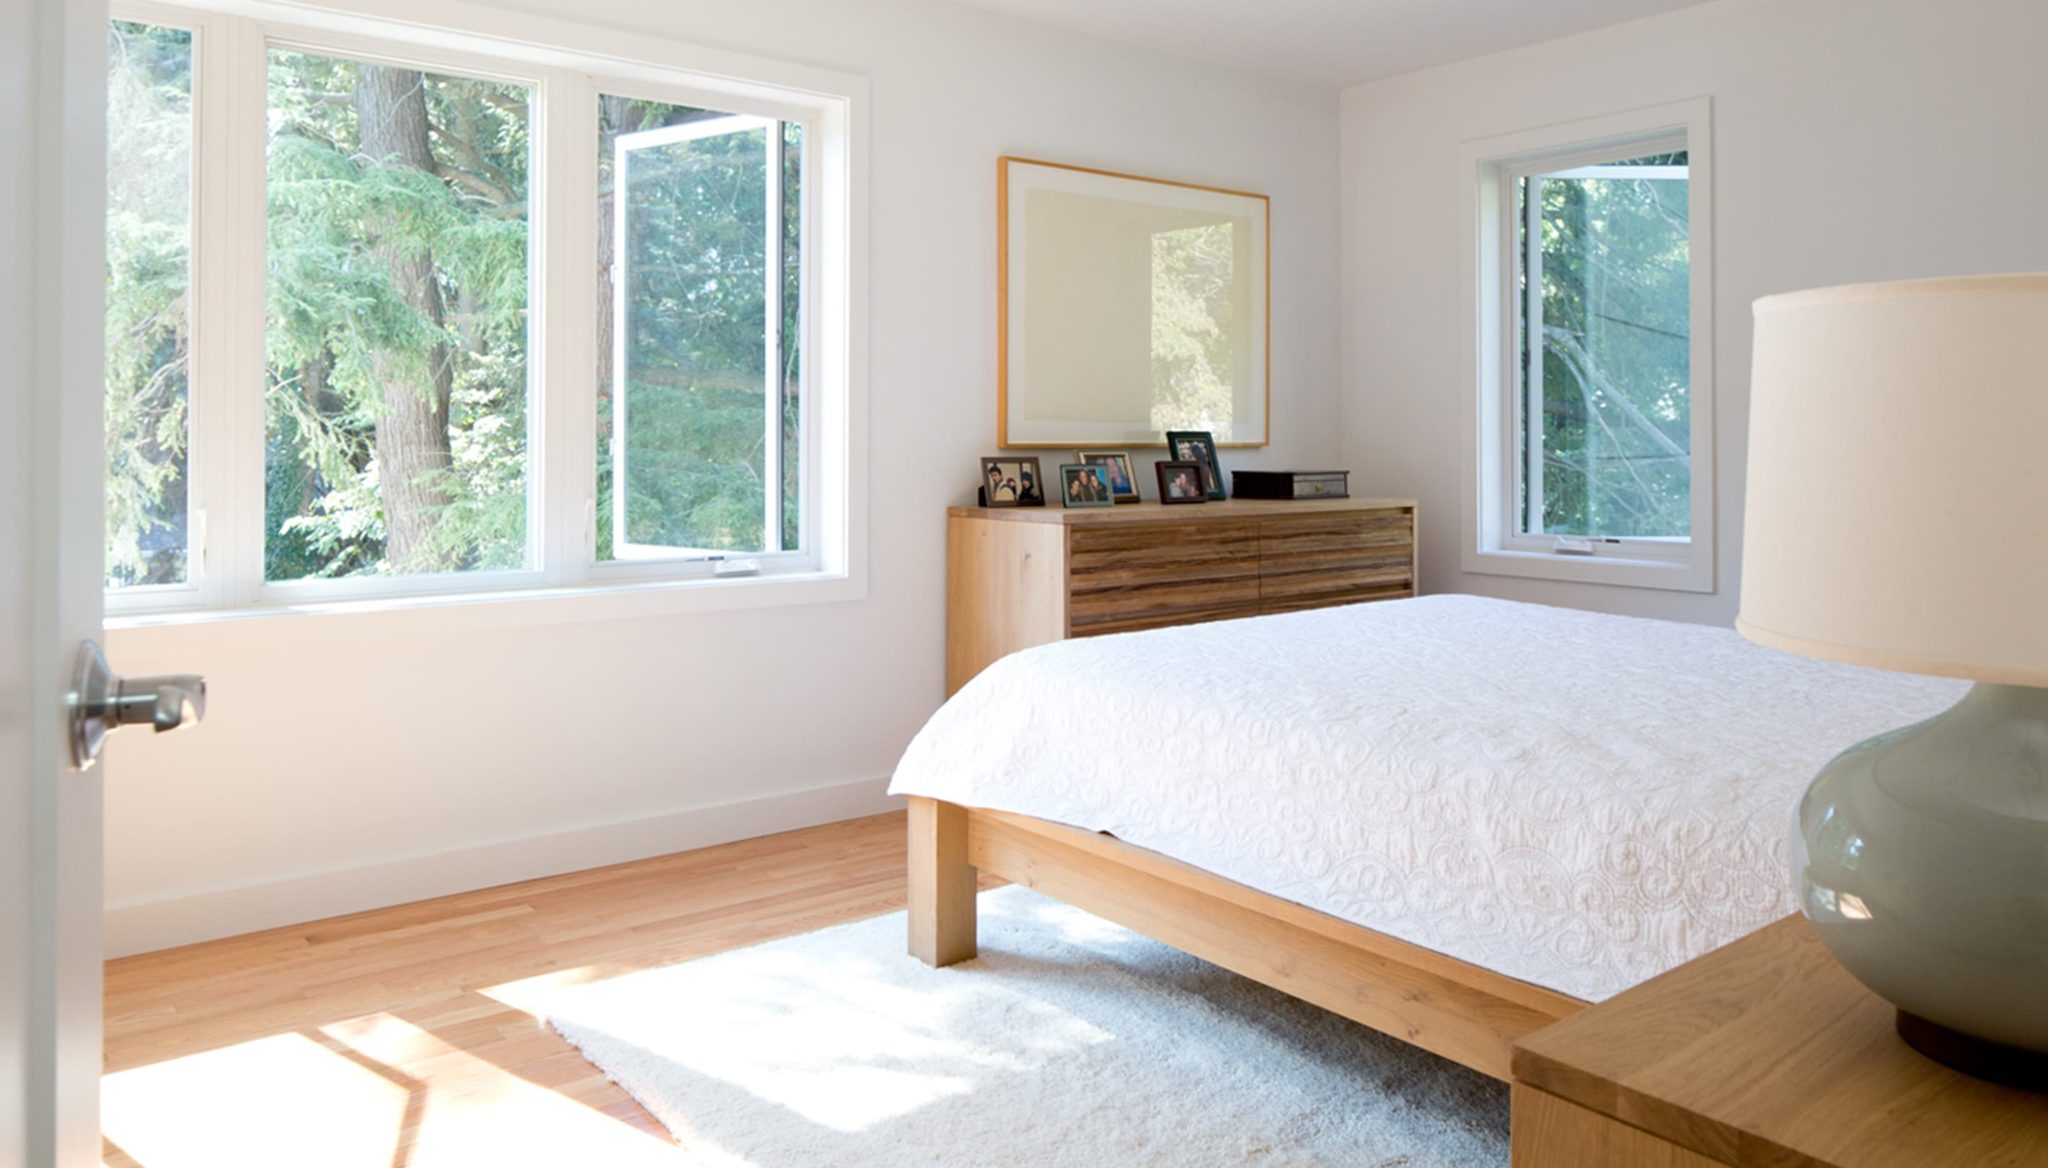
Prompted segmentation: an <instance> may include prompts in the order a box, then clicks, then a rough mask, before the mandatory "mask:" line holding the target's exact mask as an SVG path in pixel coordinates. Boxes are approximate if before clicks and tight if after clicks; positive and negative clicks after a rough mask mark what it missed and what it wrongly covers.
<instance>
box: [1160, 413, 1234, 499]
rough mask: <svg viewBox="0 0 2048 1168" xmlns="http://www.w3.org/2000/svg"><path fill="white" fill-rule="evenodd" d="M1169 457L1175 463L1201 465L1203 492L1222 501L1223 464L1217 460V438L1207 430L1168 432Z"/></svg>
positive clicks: (1223, 493)
mask: <svg viewBox="0 0 2048 1168" xmlns="http://www.w3.org/2000/svg"><path fill="white" fill-rule="evenodd" d="M1166 450H1167V456H1168V457H1169V458H1171V459H1172V460H1173V461H1175V462H1193V463H1199V464H1200V465H1201V468H1202V491H1203V493H1204V494H1206V495H1207V496H1208V497H1209V498H1211V499H1222V498H1223V497H1224V495H1225V492H1224V490H1223V464H1222V463H1220V462H1218V461H1217V460H1216V438H1215V436H1214V435H1212V434H1210V433H1209V431H1207V430H1168V431H1167V432H1166Z"/></svg>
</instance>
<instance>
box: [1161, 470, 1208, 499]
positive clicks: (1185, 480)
mask: <svg viewBox="0 0 2048 1168" xmlns="http://www.w3.org/2000/svg"><path fill="white" fill-rule="evenodd" d="M1152 469H1153V471H1154V472H1155V473H1157V474H1158V476H1159V501H1160V502H1161V503H1206V502H1208V501H1209V491H1208V487H1207V485H1206V484H1205V483H1204V482H1203V481H1202V464H1201V463H1199V462H1188V461H1181V462H1161V463H1157V464H1155V465H1154V466H1153V468H1152Z"/></svg>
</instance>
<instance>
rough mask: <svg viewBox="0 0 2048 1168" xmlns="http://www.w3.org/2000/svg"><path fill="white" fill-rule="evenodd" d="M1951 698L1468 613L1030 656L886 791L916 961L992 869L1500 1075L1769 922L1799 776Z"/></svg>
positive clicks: (1505, 605) (930, 740)
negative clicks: (1522, 1044)
mask: <svg viewBox="0 0 2048 1168" xmlns="http://www.w3.org/2000/svg"><path fill="white" fill-rule="evenodd" d="M1963 688H1964V683H1960V682H1953V681H1948V680H1943V679H1934V678H1926V677H1919V676H1915V675H1908V674H1896V673H1884V672H1879V671H1873V670H1866V669H1858V668H1855V667H1850V666H1843V665H1837V664H1833V663H1828V662H1821V661H1815V660H1809V659H1806V658H1800V657H1793V656H1788V655H1785V654H1781V653H1776V652H1773V651H1771V650H1767V649H1763V648H1761V647H1758V646H1755V645H1752V644H1750V643H1749V642H1747V641H1744V640H1742V639H1741V638H1739V637H1738V636H1736V635H1735V634H1734V633H1733V632H1730V631H1728V630H1725V629H1715V628H1708V627H1704V626H1697V625H1685V624H1674V623H1669V622H1663V621H1649V620H1638V619H1633V618H1627V617H1616V616H1610V615H1603V614H1596V613H1586V612H1579V611H1575V610H1567V609H1557V608H1548V607H1542V606H1537V605H1527V604H1517V603H1512V602H1508V601H1500V600H1490V599H1484V598H1480V597H1472V596H1435V597H1424V598H1420V599H1414V600H1400V601H1386V602H1380V603H1375V604H1361V605H1352V606H1346V607H1342V608H1330V609H1319V610H1314V611H1309V612H1300V613H1288V614H1282V615H1276V616H1264V617H1256V618H1251V619H1246V620H1234V621H1221V622H1216V623H1213V624H1206V625H1195V626H1188V627H1183V628H1174V629H1161V630H1154V631H1149V632H1140V633H1129V634H1123V635H1118V636H1111V637H1098V638H1087V639H1079V640H1070V641H1062V642H1057V643H1054V644H1048V645H1042V646H1039V647H1037V648H1033V649H1029V650H1026V651H1024V652H1021V653H1016V654H1013V655H1011V656H1010V657H1007V658H1004V659H1003V660H1001V661H999V662H997V663H996V664H994V665H992V666H991V667H990V668H988V669H987V670H985V671H984V672H983V673H982V674H981V675H980V676H978V677H977V678H975V680H974V681H972V682H971V683H969V684H968V685H967V686H966V687H965V688H963V689H962V690H961V691H960V692H959V693H958V694H956V695H954V697H953V698H952V699H951V700H950V701H948V702H947V703H946V705H945V706H944V707H942V708H941V709H940V710H939V711H938V713H936V714H935V715H934V716H933V717H932V719H931V721H930V722H929V723H928V724H927V725H926V726H925V727H924V729H923V730H922V731H920V732H919V734H918V735H917V737H916V739H915V740H914V741H913V742H912V743H911V745H910V747H909V749H908V750H907V751H906V753H905V755H904V757H903V760H902V762H901V763H900V764H899V766H898V768H897V770H896V774H895V777H894V779H893V780H892V783H891V788H890V789H891V791H892V792H893V793H896V794H901V795H905V796H908V797H909V799H910V831H911V839H910V864H911V870H910V880H911V914H910V915H911V921H910V933H911V938H910V939H911V949H912V952H913V953H915V954H916V955H917V956H918V957H920V958H921V959H923V960H925V961H927V962H929V963H932V964H935V965H944V964H949V963H951V962H954V961H959V960H964V959H966V958H968V957H971V956H973V955H974V952H975V941H974V891H975V886H976V880H977V874H978V873H989V874H993V875H996V876H999V877H1002V878H1005V879H1008V880H1012V881H1015V882H1019V883H1023V884H1026V885H1029V886H1031V887H1033V888H1036V889H1039V890H1040V891H1042V892H1045V893H1047V894H1048V895H1051V896H1053V897H1055V898H1057V899H1060V900H1064V901H1067V902H1069V903H1071V904H1074V905H1076V906H1077V907H1080V908H1084V909H1087V910H1089V911H1091V912H1095V913H1097V914H1098V915H1101V916H1104V917H1107V918H1108V919H1110V920H1114V921H1116V922H1118V923H1120V924H1123V925H1126V926H1128V927H1131V928H1134V929H1137V930H1138V931H1140V932H1143V933H1146V934H1148V935H1150V936H1153V937H1156V938H1158V939H1159V940H1162V941H1165V942H1167V943H1169V944H1172V945H1175V946H1178V947H1179V948H1182V949H1184V950H1186V951H1188V952H1190V953H1193V954H1195V955H1196V956H1199V957H1203V958H1205V959H1207V960H1210V961H1213V962H1215V963H1217V964H1219V965H1222V966H1224V967H1225V968H1228V969H1231V970H1233V971H1235V972H1237V973H1240V974H1242V975H1244V976H1247V977H1251V978H1253V979H1255V980H1258V981H1261V982H1264V983H1266V984H1268V985H1272V986H1274V987H1276V988H1278V989H1281V990H1283V991H1286V992H1289V993H1292V994H1295V995H1296V996H1298V997H1301V998H1304V999H1307V1000H1309V1001H1312V1002H1315V1003H1316V1004H1318V1005H1321V1006H1323V1007H1325V1008H1327V1009H1331V1010H1333V1011H1335V1012H1337V1013H1339V1014H1343V1015H1345V1016H1347V1017H1350V1018H1352V1019H1354V1020H1356V1021H1359V1022H1362V1023H1364V1024H1366V1025H1369V1026H1372V1027H1374V1028H1376V1029H1379V1030H1382V1031H1384V1032H1386V1033H1389V1034H1392V1035H1395V1036H1396V1037H1400V1038H1403V1039H1406V1040H1407V1041H1409V1042H1412V1043H1414V1044H1416V1045H1418V1046H1422V1047H1424V1048H1426V1049H1429V1050H1432V1051H1434V1052H1436V1053H1438V1054H1441V1055H1443V1056H1445V1057H1447V1058H1451V1059H1454V1060H1456V1061H1458V1062H1460V1063H1463V1064H1465V1065H1467V1066H1470V1067H1473V1068H1474V1069H1476V1070H1479V1071H1481V1072H1484V1073H1486V1074H1490V1075H1493V1076H1495V1077H1497V1078H1506V1077H1507V1076H1508V1059H1509V1053H1510V1049H1511V1046H1512V1044H1513V1042H1514V1040H1515V1039H1516V1038H1518V1037H1520V1036H1521V1035H1523V1034H1526V1033H1529V1032H1531V1031H1533V1030H1535V1029H1538V1028H1540V1027H1542V1026H1545V1025H1548V1024H1549V1023H1551V1022H1553V1021H1556V1020H1558V1019H1560V1018H1563V1017H1565V1016H1567V1015H1569V1014H1571V1013H1574V1012H1576V1011H1577V1010H1579V1009H1581V1008H1583V1007H1584V1006H1585V1005H1586V1004H1588V1003H1590V1002H1594V1001H1599V1000H1601V999H1602V998H1605V997H1608V996H1611V995H1612V994H1614V993H1617V992H1619V991H1620V990H1622V989H1624V988H1626V987H1628V986H1630V985H1633V984H1636V983H1638V982H1641V981H1643V980H1646V979H1647V978H1649V977H1652V976H1655V975H1656V974H1658V973H1661V972H1663V971H1664V970H1666V969H1670V968H1673V967H1675V966H1677V965H1679V964H1682V963H1684V962H1685V961H1688V960H1690V959H1691V958H1693V957H1696V956H1699V955H1701V954H1703V953H1705V952H1707V951H1708V950H1710V949H1713V948H1716V947H1718V946H1719V945H1722V944H1725V943H1727V942H1729V941H1732V940H1734V939H1736V938H1737V937H1740V936H1743V935H1745V934H1747V933H1749V932H1751V931H1753V930H1755V929H1757V928H1760V927H1762V926H1764V925H1766V924H1768V923H1770V922H1771V921H1773V920H1776V919H1778V918H1779V917H1782V916H1784V915H1785V914H1786V913H1788V912H1790V911H1792V910H1793V909H1794V907H1795V905H1794V904H1793V902H1792V899H1791V893H1790V889H1789V884H1788V881H1787V879H1786V874H1785V873H1786V866H1785V865H1786V842H1787V834H1788V829H1789V823H1790V817H1791V813H1792V808H1793V805H1794V803H1795V802H1796V800H1797V797H1798V794H1799V792H1800V791H1801V790H1803V789H1804V787H1805V784H1806V782H1807V781H1808V780H1809V779H1810V777H1811V776H1812V774H1813V773H1814V771H1816V770H1817V769H1818V768H1819V767H1820V765H1821V764H1822V763H1824V762H1825V761H1826V760H1827V759H1828V758H1829V757H1830V756H1831V755H1832V754H1833V753H1835V752H1836V751H1837V750H1839V749H1840V748H1842V747H1843V746H1845V745H1847V744H1849V743H1852V742H1856V741H1859V740H1860V739H1862V738H1865V737H1868V736H1870V735H1872V734H1875V733H1878V732H1880V731H1883V730H1887V729H1890V728H1893V727H1896V726H1898V725H1900V724H1902V723H1903V722H1907V721H1912V720H1914V719H1917V718H1920V717H1926V716H1929V715H1932V714H1934V713H1936V712H1938V711H1939V710H1941V709H1943V708H1945V707H1946V706H1947V705H1949V704H1951V703H1953V701H1954V700H1955V699H1956V698H1957V697H1958V696H1959V695H1960V693H1961V691H1962V689H1963Z"/></svg>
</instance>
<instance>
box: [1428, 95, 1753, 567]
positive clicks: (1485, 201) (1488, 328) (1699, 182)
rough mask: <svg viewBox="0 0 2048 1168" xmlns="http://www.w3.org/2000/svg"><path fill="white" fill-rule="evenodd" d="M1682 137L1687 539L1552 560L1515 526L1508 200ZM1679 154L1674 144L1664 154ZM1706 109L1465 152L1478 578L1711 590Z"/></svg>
mask: <svg viewBox="0 0 2048 1168" xmlns="http://www.w3.org/2000/svg"><path fill="white" fill-rule="evenodd" d="M1679 135H1682V136H1683V138H1684V140H1685V149H1686V151H1687V162H1688V166H1689V170H1690V182H1689V184H1688V191H1689V194H1688V199H1689V207H1690V212H1689V216H1688V219H1689V224H1690V229H1691V230H1690V235H1691V239H1690V246H1689V250H1690V261H1689V271H1688V276H1689V286H1688V290H1687V294H1688V297H1689V301H1690V315H1691V328H1690V331H1691V354H1690V377H1691V384H1690V388H1689V398H1690V422H1691V432H1690V439H1691V449H1690V453H1691V460H1692V476H1691V478H1692V535H1691V538H1690V539H1671V540H1652V539H1629V540H1620V541H1615V542H1607V541H1591V542H1590V543H1588V544H1587V545H1585V547H1584V549H1583V553H1582V554H1563V553H1560V552H1559V551H1557V550H1556V548H1557V546H1558V540H1557V539H1556V537H1551V536H1541V537H1529V536H1519V535H1517V534H1516V529H1517V525H1516V524H1515V522H1514V519H1515V515H1514V507H1515V503H1514V496H1515V480H1514V465H1515V460H1516V449H1517V445H1516V444H1517V433H1516V429H1515V427H1516V425H1517V422H1518V420H1519V410H1520V403H1519V402H1518V400H1517V396H1518V395H1517V392H1516V391H1517V385H1516V374H1515V364H1516V360H1517V352H1516V350H1515V346H1514V345H1513V344H1512V343H1511V341H1510V337H1509V332H1510V323H1511V322H1512V321H1513V320H1515V319H1516V316H1515V311H1516V305H1515V303H1514V300H1515V296H1516V286H1515V281H1514V272H1515V267H1514V265H1515V264H1516V262H1517V261H1516V255H1515V252H1516V247H1515V244H1514V239H1515V234H1514V228H1515V226H1516V225H1515V224H1514V223H1513V222H1512V219H1513V216H1514V214H1515V208H1514V203H1513V200H1512V199H1509V198H1506V197H1505V194H1504V192H1505V191H1506V189H1507V188H1508V187H1509V186H1510V185H1511V184H1512V182H1513V179H1514V178H1515V177H1518V176H1520V175H1524V174H1528V173H1532V172H1535V171H1548V170H1554V169H1558V168H1567V167H1573V166H1578V165H1586V164H1589V163H1593V162H1597V161H1600V160H1602V159H1603V158H1611V157H1613V156H1614V150H1615V148H1616V147H1622V148H1627V147H1629V146H1634V145H1643V146H1647V147H1651V148H1655V147H1656V146H1658V145H1660V144H1662V143H1663V142H1665V141H1669V140H1671V139H1674V138H1675V137H1677V136H1679ZM1673 144H1675V143H1673ZM1713 167H1714V164H1713V125H1712V103H1711V101H1710V99H1708V98H1704V97H1702V98H1695V99H1692V100H1689V101H1682V102H1675V103H1672V104H1669V105H1660V106H1653V107H1650V108H1647V109H1641V110H1634V111H1630V112H1627V113H1621V114H1614V115H1610V116H1607V117H1599V118H1591V119H1587V120H1583V121H1576V122H1567V123H1560V124H1557V125H1552V126H1544V127H1541V128H1538V129H1532V130H1524V131H1519V132H1516V133H1512V134H1503V135H1499V136H1496V137H1490V138H1483V139H1477V140H1474V141H1470V142H1467V143H1466V144H1465V149H1464V153H1463V169H1462V170H1461V173H1462V174H1464V175H1465V176H1466V177H1467V179H1468V181H1469V182H1470V183H1471V190H1472V192H1473V202H1472V205H1471V217H1470V219H1469V220H1468V223H1469V225H1470V230H1468V231H1467V232H1465V247H1466V249H1467V250H1466V262H1465V279H1464V312H1463V328H1464V330H1465V337H1464V344H1465V352H1466V353H1467V355H1468V357H1469V359H1470V362H1471V363H1470V365H1469V366H1468V368H1470V369H1471V370H1472V372H1473V385H1474V390H1473V392H1470V393H1467V394H1465V395H1464V398H1463V401H1464V407H1463V421H1464V425H1465V431H1464V432H1465V434H1466V435H1467V440H1466V442H1465V443H1464V464H1465V475H1464V483H1465V486H1464V500H1463V503H1464V507H1463V516H1464V518H1463V532H1462V535H1463V539H1462V552H1461V556H1462V564H1461V566H1462V567H1463V569H1464V570H1465V571H1467V572H1473V573H1478V574H1482V575H1501V576H1522V577H1528V578H1532V579H1540V580H1564V581H1575V582H1581V583H1590V584H1610V585H1622V586H1630V587H1639V588H1662V589H1672V590H1676V591H1683V592H1712V591H1714V588H1715V559H1716V556H1715V548H1716V544H1715V535H1714V531H1715V528H1714V511H1715V507H1714V499H1715V489H1714V470H1715V459H1714V396H1715V395H1714V328H1713V324H1714V273H1713V256H1714V243H1713V239H1714V236H1713V223H1714V211H1713V190H1714V181H1713V176H1714V169H1713Z"/></svg>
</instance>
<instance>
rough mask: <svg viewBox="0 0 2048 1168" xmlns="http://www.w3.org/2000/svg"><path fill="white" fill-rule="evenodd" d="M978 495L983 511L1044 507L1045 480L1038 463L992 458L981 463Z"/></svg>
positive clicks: (1030, 460) (1023, 459)
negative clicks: (986, 509) (984, 508)
mask: <svg viewBox="0 0 2048 1168" xmlns="http://www.w3.org/2000/svg"><path fill="white" fill-rule="evenodd" d="M980 493H981V505H982V506H984V507H1043V506H1045V478H1044V476H1043V475H1041V474H1040V473H1039V470H1038V459H1036V458H1004V457H1002V456H1000V455H995V454H991V455H989V456H988V457H987V458H984V459H982V460H981V492H980Z"/></svg>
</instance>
